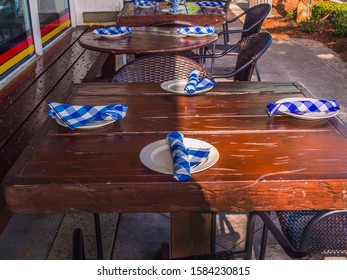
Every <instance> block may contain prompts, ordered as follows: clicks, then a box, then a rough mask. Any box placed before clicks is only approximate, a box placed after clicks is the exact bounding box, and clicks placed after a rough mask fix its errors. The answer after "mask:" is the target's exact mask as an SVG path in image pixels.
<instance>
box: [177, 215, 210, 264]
mask: <svg viewBox="0 0 347 280" xmlns="http://www.w3.org/2000/svg"><path fill="white" fill-rule="evenodd" d="M171 221H172V222H171V244H172V250H171V257H172V258H181V257H185V256H190V255H192V254H193V255H200V254H207V253H209V252H210V249H211V239H210V235H211V214H210V213H194V212H177V213H172V214H171ZM182 240H184V242H182Z"/></svg>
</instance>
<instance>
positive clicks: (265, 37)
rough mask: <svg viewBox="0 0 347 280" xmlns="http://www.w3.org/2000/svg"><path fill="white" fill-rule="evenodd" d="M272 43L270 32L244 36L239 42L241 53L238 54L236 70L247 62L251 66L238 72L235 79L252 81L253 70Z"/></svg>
mask: <svg viewBox="0 0 347 280" xmlns="http://www.w3.org/2000/svg"><path fill="white" fill-rule="evenodd" d="M271 43H272V36H271V34H270V33H268V32H260V33H256V34H253V35H250V36H248V37H245V38H243V39H242V40H241V41H240V42H239V43H238V45H239V53H238V56H237V61H236V66H235V71H238V70H239V69H242V68H243V67H244V66H245V65H246V64H247V63H249V62H250V61H252V63H251V64H249V66H247V67H246V68H244V69H243V70H241V71H239V72H236V74H235V75H234V80H235V81H250V80H251V78H252V74H253V70H254V67H255V64H256V63H257V61H258V59H259V58H260V57H261V56H262V55H263V54H264V53H265V52H266V50H267V49H268V48H269V46H270V45H271Z"/></svg>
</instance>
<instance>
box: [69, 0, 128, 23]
mask: <svg viewBox="0 0 347 280" xmlns="http://www.w3.org/2000/svg"><path fill="white" fill-rule="evenodd" d="M73 2H74V5H75V11H76V12H75V13H76V23H77V25H83V18H82V13H83V12H98V11H101V12H102V11H120V10H121V8H122V7H123V0H74V1H73Z"/></svg>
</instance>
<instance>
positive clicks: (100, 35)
mask: <svg viewBox="0 0 347 280" xmlns="http://www.w3.org/2000/svg"><path fill="white" fill-rule="evenodd" d="M92 34H93V36H94V37H95V38H96V39H111V40H114V39H120V38H121V37H123V36H125V35H128V34H130V33H128V32H126V33H120V34H112V35H111V34H110V35H104V34H97V33H94V32H93V33H92Z"/></svg>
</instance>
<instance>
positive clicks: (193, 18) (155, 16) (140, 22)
mask: <svg viewBox="0 0 347 280" xmlns="http://www.w3.org/2000/svg"><path fill="white" fill-rule="evenodd" d="M170 7H171V5H170V4H169V3H167V2H159V4H158V7H157V8H150V9H143V8H142V9H140V8H136V7H135V5H134V4H133V3H132V2H127V3H124V7H123V9H122V10H121V11H120V13H119V15H118V21H117V22H118V24H119V25H127V26H148V25H152V24H156V23H159V22H190V23H193V24H195V25H217V24H223V23H225V21H226V14H225V13H224V12H223V10H222V9H217V8H216V9H208V8H201V7H199V6H198V5H197V4H196V2H186V3H185V4H184V5H182V7H183V8H184V10H185V12H186V13H185V14H167V13H165V12H163V10H165V9H170Z"/></svg>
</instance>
